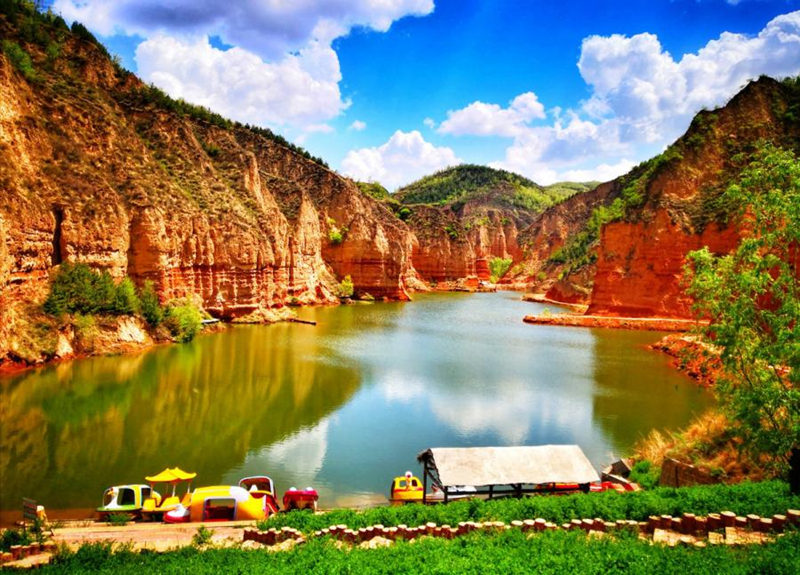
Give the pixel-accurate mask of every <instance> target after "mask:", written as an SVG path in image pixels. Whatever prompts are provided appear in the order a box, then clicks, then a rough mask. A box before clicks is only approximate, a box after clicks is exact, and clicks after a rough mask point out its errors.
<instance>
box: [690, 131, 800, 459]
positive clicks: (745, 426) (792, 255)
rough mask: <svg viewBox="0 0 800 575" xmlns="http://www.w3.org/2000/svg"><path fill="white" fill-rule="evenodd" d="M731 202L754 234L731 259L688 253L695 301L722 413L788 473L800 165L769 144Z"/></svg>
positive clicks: (797, 413)
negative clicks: (717, 373) (714, 352)
mask: <svg viewBox="0 0 800 575" xmlns="http://www.w3.org/2000/svg"><path fill="white" fill-rule="evenodd" d="M725 201H726V202H727V203H728V204H729V205H730V206H732V208H733V210H734V213H735V214H736V215H737V217H738V218H740V220H743V221H744V222H746V224H744V226H745V228H746V229H748V230H749V232H750V233H749V234H748V237H746V238H744V239H742V240H741V242H740V243H739V246H738V247H737V249H736V250H735V251H734V252H733V253H731V254H728V255H725V256H716V255H714V254H712V253H711V251H710V250H709V249H708V248H703V249H701V250H697V251H694V252H692V253H690V254H689V256H688V260H689V261H690V264H689V265H687V266H686V268H685V272H686V276H687V278H688V280H689V282H690V287H689V294H690V295H692V296H693V297H694V298H695V301H696V304H695V310H696V311H697V312H698V313H699V314H700V315H702V316H705V317H708V318H709V319H710V325H709V326H708V328H707V329H706V330H705V333H706V335H707V336H708V337H709V338H711V339H712V340H713V342H714V344H715V345H716V346H718V347H719V348H720V349H721V350H722V353H721V360H722V364H723V366H724V368H725V369H724V372H723V374H722V376H721V378H720V379H719V381H718V385H717V388H716V391H717V396H718V398H719V401H720V406H721V408H722V409H723V410H724V412H725V413H726V414H727V415H728V417H729V419H730V420H731V421H732V422H733V424H734V431H735V432H736V433H737V434H738V435H739V436H740V437H741V438H742V439H743V440H744V443H745V446H746V447H747V448H749V449H750V450H751V451H753V452H755V453H768V454H770V455H772V456H774V457H775V459H774V461H775V463H776V464H777V465H779V466H781V467H782V468H783V469H785V468H786V466H787V464H788V458H789V454H790V452H791V451H792V450H793V449H794V450H797V449H800V369H798V366H800V288H798V277H797V274H798V269H797V258H798V247H799V246H800V162H799V161H798V159H797V158H796V157H795V156H794V154H792V153H791V152H789V151H785V150H781V149H779V148H776V147H774V146H772V145H768V144H762V145H761V146H760V148H759V151H758V153H757V154H756V157H755V159H754V160H753V161H752V163H751V164H750V165H749V166H748V168H746V169H745V170H744V171H743V173H742V175H741V179H740V181H739V182H738V183H737V184H735V185H732V186H730V187H729V188H728V190H727V191H726V192H725Z"/></svg>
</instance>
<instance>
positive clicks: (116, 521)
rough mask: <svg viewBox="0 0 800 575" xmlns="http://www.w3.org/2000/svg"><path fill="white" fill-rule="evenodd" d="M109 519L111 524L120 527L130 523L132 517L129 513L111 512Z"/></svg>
mask: <svg viewBox="0 0 800 575" xmlns="http://www.w3.org/2000/svg"><path fill="white" fill-rule="evenodd" d="M107 521H108V524H109V525H114V526H117V527H119V526H122V525H127V524H128V523H130V521H131V517H130V515H128V514H127V513H109V514H108V519H107Z"/></svg>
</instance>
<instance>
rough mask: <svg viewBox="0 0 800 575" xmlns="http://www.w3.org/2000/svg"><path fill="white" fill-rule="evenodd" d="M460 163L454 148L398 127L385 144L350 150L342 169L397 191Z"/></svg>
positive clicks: (358, 177) (359, 177)
mask: <svg viewBox="0 0 800 575" xmlns="http://www.w3.org/2000/svg"><path fill="white" fill-rule="evenodd" d="M460 163H461V160H460V159H459V158H458V157H457V156H456V154H455V152H453V150H451V149H450V148H447V147H436V146H434V145H433V144H431V143H430V142H426V141H425V139H424V138H423V137H422V134H420V133H419V132H418V131H417V130H414V131H411V132H403V131H401V130H397V131H396V132H395V133H394V134H392V137H391V138H389V140H388V141H387V142H386V143H384V144H383V145H381V146H378V147H373V148H361V149H359V150H351V151H350V152H348V153H347V156H345V158H344V160H343V161H342V171H343V172H344V173H345V174H346V175H348V176H350V177H352V178H354V179H356V180H362V181H376V182H380V183H381V184H383V185H384V186H386V187H387V188H389V189H391V190H394V189H397V188H398V187H400V186H402V185H403V184H407V183H409V182H412V181H414V180H416V179H417V178H420V177H422V176H424V175H426V174H430V173H431V172H435V171H437V170H441V169H442V168H446V167H448V166H454V165H456V164H460Z"/></svg>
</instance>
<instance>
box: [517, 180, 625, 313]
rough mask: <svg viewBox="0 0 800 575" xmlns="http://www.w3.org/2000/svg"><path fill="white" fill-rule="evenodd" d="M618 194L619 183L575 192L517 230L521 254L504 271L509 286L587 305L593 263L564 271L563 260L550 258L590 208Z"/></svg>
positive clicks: (583, 222)
mask: <svg viewBox="0 0 800 575" xmlns="http://www.w3.org/2000/svg"><path fill="white" fill-rule="evenodd" d="M618 195H619V184H618V183H617V182H608V183H605V184H600V185H599V186H597V187H596V188H594V189H593V190H591V191H588V192H584V193H581V194H576V195H574V196H572V197H571V198H568V199H566V200H564V201H563V202H561V203H559V204H557V205H555V206H553V207H551V208H549V209H547V210H545V211H544V212H542V213H541V214H539V215H538V216H537V217H536V218H535V219H534V221H533V223H532V224H531V225H530V226H529V227H527V228H525V229H524V230H523V231H522V232H521V233H520V240H519V241H520V243H521V244H522V245H523V256H522V258H521V260H520V262H519V264H518V265H517V266H515V267H514V268H512V269H511V272H510V273H509V274H508V281H509V283H511V284H512V285H515V286H517V287H520V288H522V289H526V290H528V291H532V292H537V293H541V294H544V297H546V298H547V299H550V300H554V301H561V302H565V303H572V304H587V303H588V302H589V297H590V296H591V291H592V281H593V279H594V271H595V270H594V266H593V265H587V266H584V267H583V268H581V269H580V270H578V271H576V272H575V273H571V274H567V273H565V265H564V262H563V261H556V260H555V259H551V256H553V255H554V254H555V253H556V252H557V251H558V250H560V249H561V248H563V247H564V245H565V243H566V242H567V240H569V239H570V238H572V237H574V236H575V235H576V234H578V233H580V232H581V231H582V230H583V229H584V227H585V226H586V223H587V222H588V220H589V218H590V216H591V215H592V211H593V210H594V209H595V208H597V207H599V206H606V205H608V204H610V203H611V202H612V201H613V200H614V199H615V198H616V197H617V196H618Z"/></svg>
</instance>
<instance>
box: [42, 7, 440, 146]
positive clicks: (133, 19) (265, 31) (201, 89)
mask: <svg viewBox="0 0 800 575" xmlns="http://www.w3.org/2000/svg"><path fill="white" fill-rule="evenodd" d="M433 7H434V6H433V0H349V1H347V2H343V1H342V0H303V1H296V2H279V1H269V2H260V1H255V0H233V1H230V2H218V1H216V0H171V1H170V2H164V1H163V0H55V2H54V3H53V9H54V10H55V11H56V12H60V13H61V14H62V15H63V16H64V17H65V18H66V19H68V20H73V19H74V20H79V21H81V22H83V23H84V24H85V25H87V26H88V27H89V28H90V29H91V30H93V31H94V32H97V33H99V34H101V35H104V36H111V35H115V34H124V35H138V36H141V37H142V38H145V41H144V42H142V43H141V44H140V45H139V46H138V48H137V50H136V63H137V67H138V70H137V71H138V73H139V75H140V76H141V77H142V78H143V79H144V80H146V81H148V82H152V83H154V84H156V85H158V86H160V87H161V88H163V89H164V90H166V91H167V93H169V94H170V95H171V96H174V97H178V98H184V99H186V100H188V101H191V102H193V103H197V104H201V105H205V106H208V107H209V108H212V109H213V110H214V111H216V112H219V113H221V114H223V115H225V116H228V117H231V118H234V119H237V120H240V121H242V122H247V123H253V124H260V125H268V126H271V127H273V128H281V129H284V128H287V127H293V128H297V129H299V130H300V131H301V132H302V135H301V137H303V136H304V135H306V134H308V133H311V132H314V131H323V130H326V129H328V130H329V129H330V128H329V127H324V126H326V124H325V123H326V122H327V121H329V120H331V119H333V118H334V117H336V116H337V115H339V114H340V113H341V112H342V111H343V110H344V109H345V108H347V107H348V105H349V102H348V101H347V100H345V99H343V98H342V96H341V93H340V90H339V82H340V81H341V72H340V69H339V59H338V56H337V54H336V52H335V51H334V50H333V48H332V42H333V40H335V39H336V38H339V37H341V36H344V35H346V34H347V33H348V32H349V31H350V30H351V29H352V28H354V27H359V26H363V27H368V28H371V29H373V30H378V31H386V30H388V29H389V27H390V26H391V24H392V22H394V21H395V20H397V19H399V18H402V17H404V16H409V15H416V16H423V15H426V14H429V13H430V12H431V11H433ZM211 37H217V38H219V39H220V40H221V41H222V42H223V43H224V44H225V45H227V46H232V48H231V49H229V50H221V49H218V48H215V47H213V46H212V45H211V43H210V40H209V38H211Z"/></svg>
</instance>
